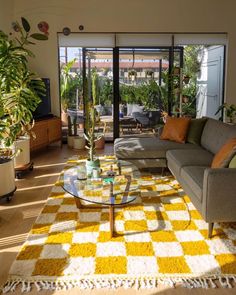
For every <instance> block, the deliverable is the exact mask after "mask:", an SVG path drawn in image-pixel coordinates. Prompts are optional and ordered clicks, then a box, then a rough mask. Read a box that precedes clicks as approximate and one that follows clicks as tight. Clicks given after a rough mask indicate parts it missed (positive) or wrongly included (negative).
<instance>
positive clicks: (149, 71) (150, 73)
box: [146, 70, 154, 78]
mask: <svg viewBox="0 0 236 295" xmlns="http://www.w3.org/2000/svg"><path fill="white" fill-rule="evenodd" d="M146 78H154V72H153V70H147V71H146Z"/></svg>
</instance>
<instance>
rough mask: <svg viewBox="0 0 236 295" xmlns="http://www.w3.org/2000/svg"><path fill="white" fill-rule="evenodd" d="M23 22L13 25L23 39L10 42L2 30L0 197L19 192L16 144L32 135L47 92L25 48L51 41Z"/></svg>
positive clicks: (0, 39) (0, 62)
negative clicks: (35, 116)
mask: <svg viewBox="0 0 236 295" xmlns="http://www.w3.org/2000/svg"><path fill="white" fill-rule="evenodd" d="M21 21H22V25H20V24H19V23H18V22H16V23H14V26H13V28H14V30H15V31H16V32H17V33H18V34H19V35H20V36H19V37H18V36H16V37H15V38H13V39H10V37H9V36H7V35H6V34H4V33H3V32H2V31H0V179H1V183H3V185H1V188H0V196H9V195H11V194H12V193H13V192H14V190H15V183H14V175H15V172H14V165H13V160H12V158H13V157H14V156H15V155H16V153H15V152H14V143H15V141H16V140H17V138H18V137H19V136H21V135H25V134H28V133H29V132H30V129H31V127H30V125H31V123H32V121H33V117H32V113H33V111H34V110H35V109H36V107H37V106H38V104H39V103H40V101H41V99H40V95H42V94H43V93H44V92H45V86H44V83H43V82H42V80H41V79H40V78H38V77H37V75H35V74H34V73H32V72H31V71H29V69H28V57H30V56H33V53H32V52H31V51H29V50H28V49H27V48H25V47H26V46H27V45H29V44H34V43H33V42H32V41H31V40H32V38H33V39H37V40H47V39H48V37H47V36H46V35H44V34H40V33H35V34H31V33H30V25H29V23H28V22H27V20H26V19H24V18H22V19H21ZM6 166H7V167H8V170H6ZM6 182H9V185H8V184H7V183H6Z"/></svg>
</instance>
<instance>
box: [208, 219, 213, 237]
mask: <svg viewBox="0 0 236 295" xmlns="http://www.w3.org/2000/svg"><path fill="white" fill-rule="evenodd" d="M213 227H214V222H210V223H208V238H209V239H211V237H212V231H213Z"/></svg>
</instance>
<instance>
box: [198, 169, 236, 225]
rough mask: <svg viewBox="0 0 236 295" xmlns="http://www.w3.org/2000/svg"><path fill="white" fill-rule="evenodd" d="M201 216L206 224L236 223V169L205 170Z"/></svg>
mask: <svg viewBox="0 0 236 295" xmlns="http://www.w3.org/2000/svg"><path fill="white" fill-rule="evenodd" d="M202 206H203V207H202V214H203V217H204V218H205V220H206V221H207V222H217V221H236V168H235V169H234V168H215V169H212V168H207V169H206V170H205V172H204V178H203V201H202Z"/></svg>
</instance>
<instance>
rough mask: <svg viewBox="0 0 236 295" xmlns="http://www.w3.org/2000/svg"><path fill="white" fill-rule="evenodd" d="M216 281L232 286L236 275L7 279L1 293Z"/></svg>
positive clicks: (200, 284) (211, 285)
mask: <svg viewBox="0 0 236 295" xmlns="http://www.w3.org/2000/svg"><path fill="white" fill-rule="evenodd" d="M217 282H218V283H219V284H220V285H221V286H222V287H223V288H233V283H234V284H235V283H236V276H225V277H217V276H214V277H209V278H141V279H140V278H136V279H123V278H120V279H116V278H112V279H111V278H110V279H102V278H101V279H90V278H88V279H80V280H73V281H46V280H38V281H30V280H29V281H26V280H19V279H16V280H11V279H10V280H8V281H7V282H6V284H5V285H4V286H3V288H2V291H3V293H8V292H13V291H15V289H16V287H17V286H18V285H21V292H22V293H24V292H30V291H31V289H32V286H33V285H34V286H35V287H36V289H37V291H41V290H68V289H72V288H74V287H79V288H80V289H100V288H109V289H116V288H119V287H123V288H125V289H128V288H132V287H134V288H135V289H152V288H155V287H157V286H158V285H168V286H169V287H171V288H174V287H175V286H176V285H177V284H180V285H182V286H183V287H185V288H189V289H192V288H204V289H208V288H217Z"/></svg>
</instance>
